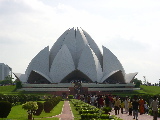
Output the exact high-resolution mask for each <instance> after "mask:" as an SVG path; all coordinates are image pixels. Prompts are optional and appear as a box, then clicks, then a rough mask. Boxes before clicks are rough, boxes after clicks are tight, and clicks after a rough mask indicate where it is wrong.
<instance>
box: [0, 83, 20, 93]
mask: <svg viewBox="0 0 160 120" xmlns="http://www.w3.org/2000/svg"><path fill="white" fill-rule="evenodd" d="M15 89H16V86H15V85H8V86H0V93H2V94H17V93H18V92H14V91H15Z"/></svg>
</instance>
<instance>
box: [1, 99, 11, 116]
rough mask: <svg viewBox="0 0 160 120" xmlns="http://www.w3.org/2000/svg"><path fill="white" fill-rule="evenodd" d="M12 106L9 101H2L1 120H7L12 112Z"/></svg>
mask: <svg viewBox="0 0 160 120" xmlns="http://www.w3.org/2000/svg"><path fill="white" fill-rule="evenodd" d="M11 107H12V104H11V103H10V102H8V101H0V118H7V116H8V115H9V113H10V111H11Z"/></svg>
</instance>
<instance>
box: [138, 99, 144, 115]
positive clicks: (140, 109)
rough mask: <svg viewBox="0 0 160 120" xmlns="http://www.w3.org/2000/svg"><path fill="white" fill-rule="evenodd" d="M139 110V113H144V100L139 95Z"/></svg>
mask: <svg viewBox="0 0 160 120" xmlns="http://www.w3.org/2000/svg"><path fill="white" fill-rule="evenodd" d="M139 112H140V115H142V114H144V100H143V98H142V97H140V100H139Z"/></svg>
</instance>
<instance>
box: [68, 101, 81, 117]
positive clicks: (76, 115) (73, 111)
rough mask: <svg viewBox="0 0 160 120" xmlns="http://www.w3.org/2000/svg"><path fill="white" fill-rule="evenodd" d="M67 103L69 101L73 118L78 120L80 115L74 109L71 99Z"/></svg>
mask: <svg viewBox="0 0 160 120" xmlns="http://www.w3.org/2000/svg"><path fill="white" fill-rule="evenodd" d="M69 103H70V107H71V110H72V113H73V115H74V120H80V119H81V116H80V114H79V112H78V111H76V109H75V107H74V105H73V104H72V102H71V101H70V102H69Z"/></svg>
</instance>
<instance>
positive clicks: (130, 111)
mask: <svg viewBox="0 0 160 120" xmlns="http://www.w3.org/2000/svg"><path fill="white" fill-rule="evenodd" d="M128 108H129V115H130V116H132V101H131V100H130V101H129V103H128Z"/></svg>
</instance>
